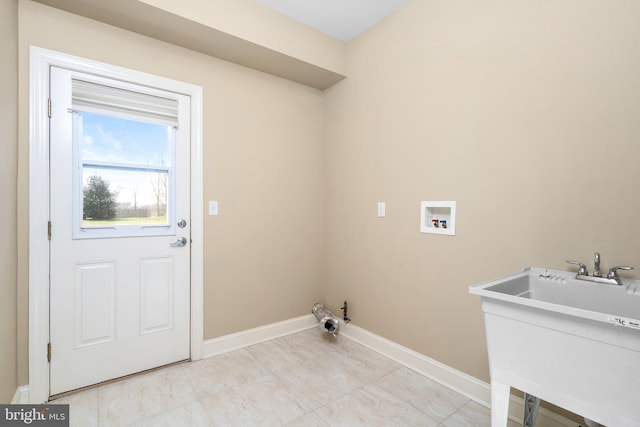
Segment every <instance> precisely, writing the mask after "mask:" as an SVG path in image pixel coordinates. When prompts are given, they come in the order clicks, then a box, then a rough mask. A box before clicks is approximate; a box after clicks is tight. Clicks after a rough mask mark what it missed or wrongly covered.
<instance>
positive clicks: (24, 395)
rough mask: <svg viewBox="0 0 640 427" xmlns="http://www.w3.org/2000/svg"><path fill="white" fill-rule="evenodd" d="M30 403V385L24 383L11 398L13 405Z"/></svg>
mask: <svg viewBox="0 0 640 427" xmlns="http://www.w3.org/2000/svg"><path fill="white" fill-rule="evenodd" d="M28 403H29V386H28V385H22V386H20V387H18V388H17V389H16V393H15V394H14V395H13V399H12V400H11V404H12V405H27V404H28Z"/></svg>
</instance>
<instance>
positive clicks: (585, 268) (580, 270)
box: [567, 259, 589, 276]
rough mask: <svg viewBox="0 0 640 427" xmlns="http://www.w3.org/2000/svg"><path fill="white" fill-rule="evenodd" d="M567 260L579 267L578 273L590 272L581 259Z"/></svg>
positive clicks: (580, 274) (583, 274)
mask: <svg viewBox="0 0 640 427" xmlns="http://www.w3.org/2000/svg"><path fill="white" fill-rule="evenodd" d="M567 262H568V263H569V264H573V265H577V266H578V267H579V269H578V275H579V276H588V275H589V272H588V271H587V266H586V265H584V264H583V263H581V262H580V261H573V260H570V259H569V260H567Z"/></svg>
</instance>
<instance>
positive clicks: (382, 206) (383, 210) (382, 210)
mask: <svg viewBox="0 0 640 427" xmlns="http://www.w3.org/2000/svg"><path fill="white" fill-rule="evenodd" d="M386 214H387V204H386V203H385V202H378V218H384V217H385V216H386Z"/></svg>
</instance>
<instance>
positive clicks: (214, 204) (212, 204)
mask: <svg viewBox="0 0 640 427" xmlns="http://www.w3.org/2000/svg"><path fill="white" fill-rule="evenodd" d="M209 215H218V201H217V200H209Z"/></svg>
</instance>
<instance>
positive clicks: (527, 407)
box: [522, 393, 540, 427]
mask: <svg viewBox="0 0 640 427" xmlns="http://www.w3.org/2000/svg"><path fill="white" fill-rule="evenodd" d="M538 409H540V399H538V398H537V397H535V396H532V395H530V394H527V393H525V394H524V420H523V421H522V427H533V426H535V425H536V418H537V417H538Z"/></svg>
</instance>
